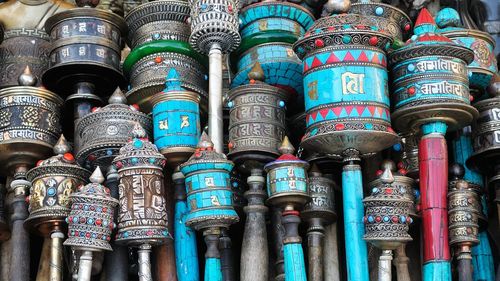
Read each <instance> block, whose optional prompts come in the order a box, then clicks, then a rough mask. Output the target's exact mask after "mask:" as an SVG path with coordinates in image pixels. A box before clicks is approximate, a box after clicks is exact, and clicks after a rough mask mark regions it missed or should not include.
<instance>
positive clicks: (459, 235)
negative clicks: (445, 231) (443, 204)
mask: <svg viewBox="0 0 500 281" xmlns="http://www.w3.org/2000/svg"><path fill="white" fill-rule="evenodd" d="M478 204H480V202H479V195H478V194H477V193H476V192H475V191H474V190H472V189H470V188H468V183H467V182H465V181H464V180H458V181H456V182H454V184H453V185H450V186H449V191H448V223H449V231H450V245H452V246H453V245H456V244H462V243H464V242H465V243H470V244H472V245H476V244H477V243H479V240H478V239H477V234H478V232H479V225H478V215H479V212H480V210H478V209H477V205H478Z"/></svg>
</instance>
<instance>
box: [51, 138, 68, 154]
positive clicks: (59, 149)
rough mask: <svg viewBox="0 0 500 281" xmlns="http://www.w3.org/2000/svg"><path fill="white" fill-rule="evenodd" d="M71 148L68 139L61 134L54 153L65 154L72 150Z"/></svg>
mask: <svg viewBox="0 0 500 281" xmlns="http://www.w3.org/2000/svg"><path fill="white" fill-rule="evenodd" d="M70 150H71V148H70V147H69V144H68V141H67V140H66V138H65V137H64V135H61V137H59V140H58V141H57V143H56V144H55V145H54V153H55V154H56V155H63V154H65V153H68V152H70Z"/></svg>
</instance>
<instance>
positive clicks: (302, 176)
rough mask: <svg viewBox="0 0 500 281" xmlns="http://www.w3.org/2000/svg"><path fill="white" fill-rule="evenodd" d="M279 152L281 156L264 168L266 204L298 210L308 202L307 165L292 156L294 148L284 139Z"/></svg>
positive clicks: (286, 138)
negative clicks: (267, 196) (265, 174)
mask: <svg viewBox="0 0 500 281" xmlns="http://www.w3.org/2000/svg"><path fill="white" fill-rule="evenodd" d="M279 151H280V152H281V153H282V155H281V156H280V157H279V158H278V159H276V160H275V161H273V162H271V163H268V164H267V165H265V166H264V170H265V171H266V173H267V194H268V195H269V198H268V199H267V203H268V204H269V205H272V206H277V207H285V206H288V205H291V206H293V207H294V208H295V209H300V208H301V207H303V206H304V205H305V204H306V203H307V202H308V201H309V200H310V196H309V192H308V189H307V169H308V168H309V163H307V162H306V161H303V160H300V159H299V158H297V157H295V156H294V155H293V152H294V148H293V146H292V145H291V144H290V142H289V141H288V137H285V139H284V140H283V143H282V145H281V147H280V148H279Z"/></svg>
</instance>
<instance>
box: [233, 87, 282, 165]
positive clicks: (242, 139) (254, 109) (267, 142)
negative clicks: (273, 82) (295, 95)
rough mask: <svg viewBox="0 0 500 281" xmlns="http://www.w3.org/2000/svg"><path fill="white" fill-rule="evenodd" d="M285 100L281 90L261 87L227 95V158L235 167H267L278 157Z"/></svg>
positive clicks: (234, 91) (242, 89) (246, 88)
mask: <svg viewBox="0 0 500 281" xmlns="http://www.w3.org/2000/svg"><path fill="white" fill-rule="evenodd" d="M285 98H286V92H285V91H284V90H281V89H279V88H276V87H273V86H269V85H266V84H263V83H254V84H250V85H245V86H240V87H237V88H234V89H232V90H231V91H230V92H229V102H228V107H229V114H230V117H229V118H230V119H229V144H228V148H229V153H228V157H229V158H231V159H232V160H233V161H234V162H235V163H237V164H241V163H244V162H245V161H247V160H255V161H259V162H261V163H268V162H270V161H272V160H274V159H275V158H276V157H278V156H279V151H278V148H279V146H280V144H281V140H282V139H283V137H284V136H285V121H286V120H285Z"/></svg>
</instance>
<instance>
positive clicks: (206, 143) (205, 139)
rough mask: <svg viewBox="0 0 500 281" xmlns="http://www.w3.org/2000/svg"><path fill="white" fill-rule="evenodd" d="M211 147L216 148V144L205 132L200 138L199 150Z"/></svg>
mask: <svg viewBox="0 0 500 281" xmlns="http://www.w3.org/2000/svg"><path fill="white" fill-rule="evenodd" d="M209 147H214V143H213V142H212V140H211V139H210V137H209V136H208V134H207V133H206V132H205V131H203V133H202V134H201V137H200V141H199V142H198V148H209Z"/></svg>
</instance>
